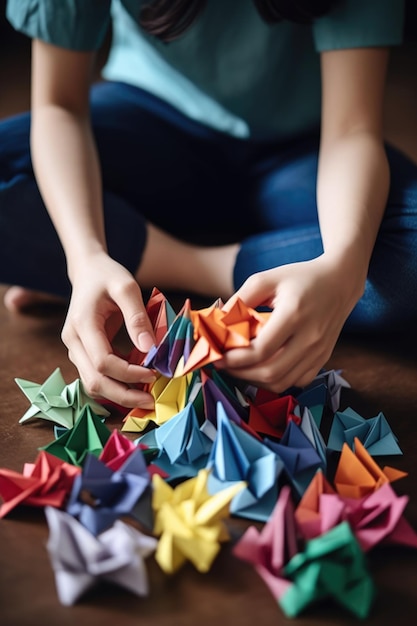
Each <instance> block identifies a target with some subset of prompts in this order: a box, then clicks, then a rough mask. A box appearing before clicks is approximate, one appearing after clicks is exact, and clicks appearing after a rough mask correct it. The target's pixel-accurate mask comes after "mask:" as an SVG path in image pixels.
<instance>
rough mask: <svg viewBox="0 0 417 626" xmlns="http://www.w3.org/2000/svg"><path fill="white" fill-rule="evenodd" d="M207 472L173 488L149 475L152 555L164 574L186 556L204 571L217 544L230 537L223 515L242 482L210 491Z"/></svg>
mask: <svg viewBox="0 0 417 626" xmlns="http://www.w3.org/2000/svg"><path fill="white" fill-rule="evenodd" d="M208 474H209V472H208V470H206V469H202V470H200V471H199V472H198V474H197V476H195V477H193V478H189V479H188V480H185V481H184V482H182V483H180V484H179V485H177V486H176V487H175V488H174V487H171V486H170V485H169V484H168V483H167V482H165V481H164V480H163V479H162V478H161V477H160V476H158V475H155V476H153V478H152V483H153V488H154V491H153V500H152V506H153V508H154V512H155V525H154V534H155V535H156V536H158V537H159V542H158V547H157V549H156V554H155V558H156V560H157V562H158V564H159V566H160V567H161V569H162V570H163V571H164V572H165V573H167V574H172V573H174V572H176V571H177V570H178V569H180V568H181V567H182V566H183V565H184V563H185V562H186V561H187V560H189V561H191V563H192V564H193V565H194V567H195V568H196V569H197V570H198V571H199V572H202V573H204V572H207V571H208V570H209V569H210V567H211V565H212V563H213V561H214V559H215V558H216V556H217V554H218V552H219V550H220V548H221V544H222V543H223V542H225V541H228V540H229V539H230V536H229V532H228V530H227V527H226V525H225V523H224V518H225V517H227V516H228V515H229V504H230V501H231V500H232V499H233V497H234V496H235V495H236V494H237V493H238V492H239V490H240V489H242V488H243V487H244V483H235V484H234V485H232V486H230V487H228V488H226V489H223V490H222V491H219V492H218V493H216V494H215V495H210V494H209V492H208V490H207V479H208Z"/></svg>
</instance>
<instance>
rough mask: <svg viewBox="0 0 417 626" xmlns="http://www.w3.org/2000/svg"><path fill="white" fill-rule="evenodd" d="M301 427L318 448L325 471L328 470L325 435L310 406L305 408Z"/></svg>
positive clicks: (316, 448)
mask: <svg viewBox="0 0 417 626" xmlns="http://www.w3.org/2000/svg"><path fill="white" fill-rule="evenodd" d="M300 428H301V430H302V432H303V433H304V434H305V436H306V437H307V439H308V440H309V441H310V442H311V444H312V446H313V447H314V449H315V450H316V452H317V454H318V455H319V457H320V459H321V462H322V468H323V470H324V471H326V467H327V446H326V444H325V442H324V439H323V435H322V434H321V432H320V429H319V427H318V426H317V420H316V418H315V416H314V415H313V414H312V412H311V410H310V409H309V408H308V407H304V409H303V413H302V417H301V423H300Z"/></svg>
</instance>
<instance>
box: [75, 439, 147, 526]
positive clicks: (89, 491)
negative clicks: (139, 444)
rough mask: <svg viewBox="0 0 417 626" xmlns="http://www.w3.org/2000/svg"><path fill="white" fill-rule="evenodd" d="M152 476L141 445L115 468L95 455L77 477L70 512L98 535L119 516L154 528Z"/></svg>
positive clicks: (88, 457)
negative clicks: (114, 469)
mask: <svg viewBox="0 0 417 626" xmlns="http://www.w3.org/2000/svg"><path fill="white" fill-rule="evenodd" d="M150 492H151V477H150V474H149V473H148V470H147V466H146V462H145V459H144V457H143V454H142V450H141V449H140V448H136V450H135V451H134V452H132V454H131V455H130V456H129V457H128V459H127V460H126V461H125V462H124V463H123V465H122V466H121V467H120V468H119V469H118V470H116V471H114V472H113V471H112V470H111V469H110V468H109V467H107V466H106V465H104V463H102V462H101V461H100V460H99V459H97V458H96V457H95V456H94V455H92V454H89V455H88V456H87V458H86V460H85V463H84V466H83V469H82V473H81V474H80V475H79V476H77V478H76V479H75V480H74V484H73V488H72V491H71V494H70V498H69V500H68V505H67V512H68V513H70V515H73V516H74V517H76V518H77V519H78V520H79V521H80V522H81V524H83V526H85V527H86V528H88V530H89V531H90V532H91V533H93V535H98V534H99V533H101V532H102V531H103V530H105V529H106V528H109V527H110V526H111V525H112V524H113V523H114V522H115V521H116V520H117V519H120V518H122V517H128V518H130V519H131V520H135V521H136V522H138V523H139V524H142V526H144V527H147V528H152V525H153V516H152V508H151V493H150Z"/></svg>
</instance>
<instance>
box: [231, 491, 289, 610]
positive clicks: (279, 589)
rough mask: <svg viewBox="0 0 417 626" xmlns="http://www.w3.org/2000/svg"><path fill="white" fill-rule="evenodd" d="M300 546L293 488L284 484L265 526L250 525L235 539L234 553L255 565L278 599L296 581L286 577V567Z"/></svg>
mask: <svg viewBox="0 0 417 626" xmlns="http://www.w3.org/2000/svg"><path fill="white" fill-rule="evenodd" d="M298 549H299V548H298V540H297V532H296V526H295V520H294V504H293V501H292V498H291V490H290V488H289V486H288V485H284V486H283V487H282V489H281V491H280V493H279V497H278V500H277V502H276V505H275V507H274V509H273V511H272V513H271V516H270V517H269V519H268V521H267V522H266V524H264V526H263V528H262V529H261V530H260V531H259V530H258V529H257V528H256V527H255V526H250V527H249V528H248V529H247V530H246V531H245V532H244V534H243V535H242V537H241V538H240V539H239V540H238V541H237V542H236V543H235V545H234V547H233V549H232V553H233V554H234V556H236V557H237V558H239V559H241V560H242V561H247V562H249V563H251V564H252V565H253V566H254V568H255V571H256V572H257V573H258V574H259V576H260V577H261V578H262V579H263V581H264V582H265V584H266V585H267V586H268V588H269V590H270V591H271V593H272V595H273V596H274V598H275V599H276V600H278V599H279V598H280V597H281V596H282V595H283V594H284V593H285V592H286V591H287V589H288V588H289V587H290V585H291V584H292V583H291V582H290V581H289V580H287V579H286V578H285V575H284V567H285V565H286V564H287V563H288V561H289V560H290V559H291V558H292V557H293V556H294V555H295V554H296V553H297V552H298Z"/></svg>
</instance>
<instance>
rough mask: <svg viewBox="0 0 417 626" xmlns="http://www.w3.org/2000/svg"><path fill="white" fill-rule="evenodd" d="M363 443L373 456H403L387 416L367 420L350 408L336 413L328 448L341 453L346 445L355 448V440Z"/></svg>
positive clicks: (379, 415) (382, 415)
mask: <svg viewBox="0 0 417 626" xmlns="http://www.w3.org/2000/svg"><path fill="white" fill-rule="evenodd" d="M355 438H357V439H359V440H360V441H361V443H362V444H363V445H364V447H365V448H366V449H367V450H368V452H369V454H370V455H371V456H373V457H374V456H381V455H387V456H388V455H395V454H402V451H401V448H400V447H399V445H398V440H397V438H396V436H395V435H394V433H393V432H392V430H391V427H390V425H389V424H388V422H387V420H386V418H385V415H384V414H383V413H381V412H380V413H379V414H378V415H376V416H375V417H372V418H368V419H365V418H364V417H362V416H361V415H359V413H357V412H356V411H354V410H353V409H352V408H351V407H348V408H347V409H345V410H344V411H336V413H335V414H334V417H333V421H332V425H331V428H330V432H329V438H328V441H327V447H328V448H329V449H332V450H338V451H340V450H341V449H342V446H343V444H344V443H347V444H348V446H349V447H350V448H353V442H354V439H355Z"/></svg>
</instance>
